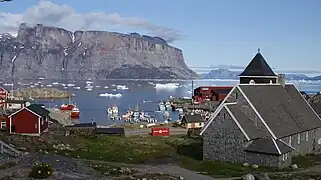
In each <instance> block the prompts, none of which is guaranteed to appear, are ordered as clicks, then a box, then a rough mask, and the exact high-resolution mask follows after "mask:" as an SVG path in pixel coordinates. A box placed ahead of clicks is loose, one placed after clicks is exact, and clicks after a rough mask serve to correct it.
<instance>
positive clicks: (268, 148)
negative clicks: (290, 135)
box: [244, 138, 293, 155]
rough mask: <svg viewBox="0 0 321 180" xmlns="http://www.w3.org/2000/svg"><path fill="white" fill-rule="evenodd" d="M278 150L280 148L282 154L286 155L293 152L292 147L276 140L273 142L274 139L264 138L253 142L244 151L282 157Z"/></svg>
mask: <svg viewBox="0 0 321 180" xmlns="http://www.w3.org/2000/svg"><path fill="white" fill-rule="evenodd" d="M277 148H279V150H280V152H281V154H285V153H288V152H291V151H292V150H293V149H292V148H291V147H290V146H288V145H287V144H285V143H283V142H282V141H280V140H275V141H274V142H273V139H263V138H262V139H255V140H253V141H252V142H251V144H250V145H249V146H248V147H247V148H246V149H245V150H244V151H248V152H255V153H265V154H272V155H280V153H279V151H278V149H277Z"/></svg>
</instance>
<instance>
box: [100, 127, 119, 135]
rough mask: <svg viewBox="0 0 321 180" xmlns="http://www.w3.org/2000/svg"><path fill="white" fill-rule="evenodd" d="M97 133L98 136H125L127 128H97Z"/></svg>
mask: <svg viewBox="0 0 321 180" xmlns="http://www.w3.org/2000/svg"><path fill="white" fill-rule="evenodd" d="M95 132H96V133H97V134H118V135H124V134H125V128H96V129H95Z"/></svg>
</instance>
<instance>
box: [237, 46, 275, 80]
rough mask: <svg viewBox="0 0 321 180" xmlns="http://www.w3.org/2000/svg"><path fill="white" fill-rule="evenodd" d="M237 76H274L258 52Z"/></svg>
mask: <svg viewBox="0 0 321 180" xmlns="http://www.w3.org/2000/svg"><path fill="white" fill-rule="evenodd" d="M239 76H276V74H275V73H274V72H273V70H272V69H271V67H270V66H269V65H268V63H267V62H266V61H265V59H264V57H263V56H262V54H261V53H260V52H258V53H257V54H256V55H255V56H254V58H253V59H252V61H251V62H250V63H249V65H247V67H246V68H245V70H244V71H243V72H242V73H241V74H240V75H239Z"/></svg>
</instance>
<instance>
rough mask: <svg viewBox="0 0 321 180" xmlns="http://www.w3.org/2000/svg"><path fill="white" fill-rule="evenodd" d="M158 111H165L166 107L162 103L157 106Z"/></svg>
mask: <svg viewBox="0 0 321 180" xmlns="http://www.w3.org/2000/svg"><path fill="white" fill-rule="evenodd" d="M158 109H159V110H160V111H166V106H165V104H164V102H160V103H159V104H158Z"/></svg>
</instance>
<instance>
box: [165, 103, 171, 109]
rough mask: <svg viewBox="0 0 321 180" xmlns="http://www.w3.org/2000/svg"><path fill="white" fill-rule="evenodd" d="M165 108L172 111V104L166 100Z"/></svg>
mask: <svg viewBox="0 0 321 180" xmlns="http://www.w3.org/2000/svg"><path fill="white" fill-rule="evenodd" d="M165 108H166V111H172V104H171V103H170V102H169V101H166V103H165Z"/></svg>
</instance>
